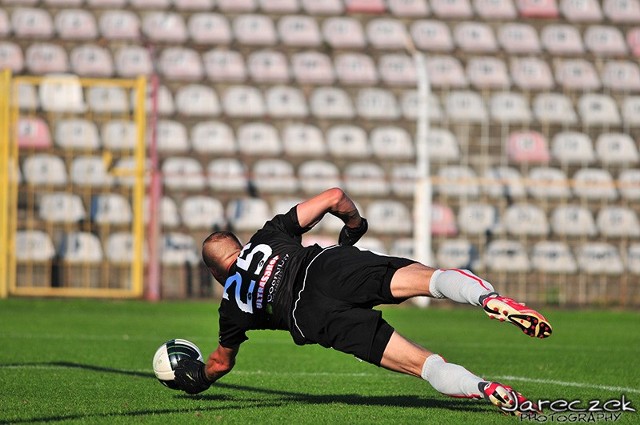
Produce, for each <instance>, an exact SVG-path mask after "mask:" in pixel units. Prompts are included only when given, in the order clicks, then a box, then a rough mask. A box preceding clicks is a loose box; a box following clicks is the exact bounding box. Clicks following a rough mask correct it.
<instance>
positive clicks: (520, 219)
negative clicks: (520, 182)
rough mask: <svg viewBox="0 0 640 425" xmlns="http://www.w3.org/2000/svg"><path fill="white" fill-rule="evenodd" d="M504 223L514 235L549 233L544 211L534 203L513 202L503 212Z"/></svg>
mask: <svg viewBox="0 0 640 425" xmlns="http://www.w3.org/2000/svg"><path fill="white" fill-rule="evenodd" d="M504 225H505V227H506V229H507V231H508V232H509V233H510V234H512V235H514V236H523V235H535V236H544V235H546V234H547V233H549V223H548V222H547V216H546V214H545V212H544V211H543V210H542V208H540V207H539V206H537V205H534V204H514V205H511V206H509V207H508V208H507V211H506V212H505V214H504Z"/></svg>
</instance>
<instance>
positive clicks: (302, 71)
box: [291, 51, 335, 84]
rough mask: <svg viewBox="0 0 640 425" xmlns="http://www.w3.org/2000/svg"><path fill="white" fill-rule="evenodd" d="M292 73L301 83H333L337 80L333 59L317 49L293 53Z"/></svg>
mask: <svg viewBox="0 0 640 425" xmlns="http://www.w3.org/2000/svg"><path fill="white" fill-rule="evenodd" d="M291 73H292V74H293V77H294V78H295V80H296V81H297V82H298V83H300V84H332V83H333V82H334V81H335V72H334V70H333V63H332V62H331V59H330V58H329V56H327V55H326V54H324V53H320V52H317V51H305V52H300V53H294V54H292V55H291Z"/></svg>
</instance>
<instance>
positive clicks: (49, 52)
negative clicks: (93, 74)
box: [25, 43, 69, 74]
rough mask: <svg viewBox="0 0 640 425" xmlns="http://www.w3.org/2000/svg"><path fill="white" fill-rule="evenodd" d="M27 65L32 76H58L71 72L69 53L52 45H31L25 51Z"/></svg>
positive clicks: (60, 47)
mask: <svg viewBox="0 0 640 425" xmlns="http://www.w3.org/2000/svg"><path fill="white" fill-rule="evenodd" d="M25 64H26V68H27V70H28V71H29V73H31V74H58V73H65V72H67V71H68V70H69V61H68V59H67V52H66V51H65V50H64V49H63V48H62V46H59V45H57V44H51V43H33V44H31V45H29V47H27V49H26V50H25Z"/></svg>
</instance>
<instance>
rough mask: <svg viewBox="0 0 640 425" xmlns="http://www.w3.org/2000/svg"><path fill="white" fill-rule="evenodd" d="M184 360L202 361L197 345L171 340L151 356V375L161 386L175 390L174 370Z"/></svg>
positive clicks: (182, 340) (183, 340) (180, 340)
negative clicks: (152, 374)
mask: <svg viewBox="0 0 640 425" xmlns="http://www.w3.org/2000/svg"><path fill="white" fill-rule="evenodd" d="M184 358H190V359H194V360H200V361H201V362H202V361H204V360H203V357H202V353H201V352H200V349H199V348H198V346H197V345H195V344H194V343H193V342H191V341H187V340H186V339H172V340H170V341H167V342H165V343H164V344H162V345H161V346H160V348H158V350H157V351H156V354H155V355H154V356H153V373H155V374H156V378H158V381H160V382H161V383H162V385H164V386H167V387H169V388H171V389H172V390H177V389H179V388H177V387H176V384H175V381H174V379H175V374H174V372H173V371H174V370H175V368H176V367H177V366H178V362H179V361H180V360H182V359H184Z"/></svg>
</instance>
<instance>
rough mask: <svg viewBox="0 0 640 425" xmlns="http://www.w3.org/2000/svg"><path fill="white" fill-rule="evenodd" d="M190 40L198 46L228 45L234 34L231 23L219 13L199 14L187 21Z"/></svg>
mask: <svg viewBox="0 0 640 425" xmlns="http://www.w3.org/2000/svg"><path fill="white" fill-rule="evenodd" d="M187 30H188V31H189V38H191V40H193V41H194V42H195V43H198V44H211V45H227V44H229V43H230V42H231V40H232V38H233V34H232V32H231V26H230V25H229V21H227V18H225V17H224V16H223V15H220V14H217V13H208V12H197V13H194V14H193V15H191V17H190V18H189V21H187Z"/></svg>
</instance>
